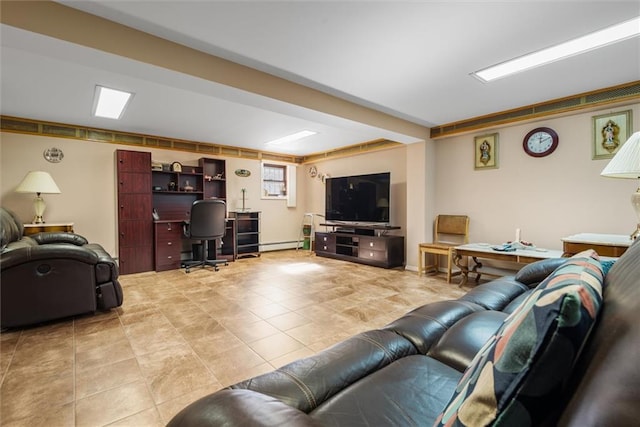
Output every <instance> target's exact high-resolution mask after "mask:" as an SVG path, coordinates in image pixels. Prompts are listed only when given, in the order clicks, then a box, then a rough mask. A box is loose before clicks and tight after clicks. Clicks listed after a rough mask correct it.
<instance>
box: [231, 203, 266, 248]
mask: <svg viewBox="0 0 640 427" xmlns="http://www.w3.org/2000/svg"><path fill="white" fill-rule="evenodd" d="M229 215H231V217H232V218H234V219H235V222H236V248H237V254H238V258H240V257H243V256H259V255H260V212H245V211H236V212H230V213H229Z"/></svg>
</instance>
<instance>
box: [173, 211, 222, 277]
mask: <svg viewBox="0 0 640 427" xmlns="http://www.w3.org/2000/svg"><path fill="white" fill-rule="evenodd" d="M226 217H227V205H226V203H225V202H224V201H222V200H217V199H206V200H196V201H195V202H193V204H192V205H191V219H190V220H189V223H188V224H185V227H184V234H185V236H186V237H187V238H188V239H192V240H201V241H202V255H201V259H200V260H193V261H185V262H184V263H183V265H184V267H185V272H187V273H189V272H190V271H191V267H193V266H198V265H199V266H201V267H202V268H204V267H206V266H207V265H210V266H213V268H214V269H215V271H218V265H219V264H224V265H228V263H227V260H226V259H220V260H219V259H207V257H208V255H209V241H210V240H214V241H217V240H220V239H222V238H223V237H224V233H225V228H226ZM214 245H215V243H214Z"/></svg>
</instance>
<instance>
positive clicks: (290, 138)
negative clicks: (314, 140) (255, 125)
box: [265, 130, 318, 145]
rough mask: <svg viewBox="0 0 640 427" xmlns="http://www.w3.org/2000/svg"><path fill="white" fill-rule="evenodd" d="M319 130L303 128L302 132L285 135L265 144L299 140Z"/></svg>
mask: <svg viewBox="0 0 640 427" xmlns="http://www.w3.org/2000/svg"><path fill="white" fill-rule="evenodd" d="M316 133H318V132H314V131H312V130H302V131H300V132H296V133H292V134H291V135H287V136H283V137H282V138H278V139H274V140H273V141H267V142H265V144H268V145H279V144H284V143H286V142H292V141H297V140H299V139H302V138H306V137H308V136H311V135H315V134H316Z"/></svg>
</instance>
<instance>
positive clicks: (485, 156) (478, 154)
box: [474, 133, 498, 170]
mask: <svg viewBox="0 0 640 427" xmlns="http://www.w3.org/2000/svg"><path fill="white" fill-rule="evenodd" d="M474 149H475V163H474V165H475V169H476V170H483V169H497V168H498V134H497V133H490V134H486V135H480V136H476V137H475V138H474Z"/></svg>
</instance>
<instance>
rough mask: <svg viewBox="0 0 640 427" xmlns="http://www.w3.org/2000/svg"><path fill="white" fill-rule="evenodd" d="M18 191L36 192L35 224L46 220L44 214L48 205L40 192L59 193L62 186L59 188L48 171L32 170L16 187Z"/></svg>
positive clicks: (34, 204) (34, 205)
mask: <svg viewBox="0 0 640 427" xmlns="http://www.w3.org/2000/svg"><path fill="white" fill-rule="evenodd" d="M16 192H18V193H36V198H35V200H34V201H33V209H34V211H35V217H34V218H33V222H34V224H42V223H43V222H44V219H43V218H42V216H43V215H44V210H45V209H46V207H47V205H46V204H45V203H44V200H43V199H42V197H41V196H40V194H41V193H45V194H59V193H60V188H58V185H57V184H56V182H55V181H54V180H53V178H52V177H51V175H49V173H48V172H43V171H31V172H29V173H28V174H27V175H25V177H24V179H23V180H22V182H21V183H20V184H19V185H18V187H16Z"/></svg>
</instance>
